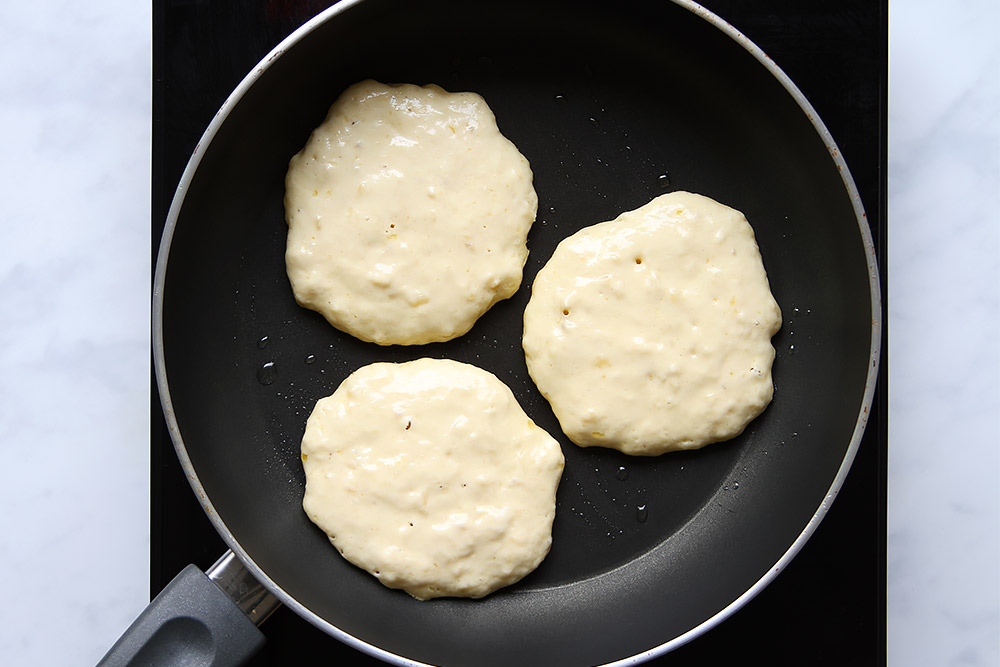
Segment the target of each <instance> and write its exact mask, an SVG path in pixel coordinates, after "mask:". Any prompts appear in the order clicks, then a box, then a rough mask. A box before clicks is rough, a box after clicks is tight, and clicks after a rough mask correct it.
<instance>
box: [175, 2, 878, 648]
mask: <svg viewBox="0 0 1000 667" xmlns="http://www.w3.org/2000/svg"><path fill="white" fill-rule="evenodd" d="M365 78H374V79H378V80H381V81H385V82H410V83H418V84H427V83H436V84H439V85H441V86H442V87H444V88H445V89H448V90H453V91H461V90H471V91H474V92H477V93H480V94H481V95H483V96H484V98H485V99H486V101H487V102H488V103H489V104H490V106H491V108H492V109H493V111H494V113H495V114H496V117H497V121H498V124H499V126H500V129H501V131H502V132H503V133H504V134H505V135H506V136H507V137H508V138H509V139H510V140H511V141H513V142H514V144H515V145H516V146H517V147H518V149H519V150H520V151H521V152H522V153H523V154H524V155H525V156H526V157H527V158H528V160H529V161H530V163H531V166H532V170H533V172H534V178H535V188H536V190H537V193H538V196H539V209H538V219H537V221H536V222H535V225H534V227H533V229H532V231H531V233H530V235H529V238H528V244H529V250H530V255H529V258H528V262H527V265H526V266H525V270H524V280H523V283H522V286H521V289H520V290H519V291H518V293H517V294H516V295H515V296H514V297H513V298H511V299H509V300H507V301H503V302H501V303H499V304H497V305H496V306H494V307H493V308H492V309H491V310H490V311H489V312H488V313H487V314H486V315H485V316H483V317H482V318H481V319H480V321H479V322H478V323H477V324H476V325H475V327H474V328H473V329H472V330H471V331H470V332H469V333H468V334H466V335H465V336H463V337H460V338H459V339H457V340H454V341H451V342H449V343H443V344H433V345H426V346H419V347H389V348H386V347H379V346H376V345H371V344H366V343H362V342H360V341H357V340H355V339H353V338H351V337H350V336H348V335H346V334H342V333H341V332H339V331H336V330H334V329H333V328H331V327H330V326H329V325H328V324H327V323H326V322H325V321H324V320H323V319H322V317H321V316H319V315H318V314H316V313H314V312H312V311H308V310H305V309H302V308H300V307H299V306H297V305H296V304H295V301H294V299H293V297H292V293H291V288H290V286H289V284H288V280H287V277H286V275H285V270H284V249H285V234H286V226H285V222H284V212H283V207H282V198H283V194H284V182H283V180H284V174H285V170H286V168H287V165H288V160H289V158H290V157H291V156H292V155H293V154H294V153H296V152H297V151H298V150H299V149H300V148H301V147H302V145H303V144H304V143H305V140H306V138H307V137H308V135H309V132H310V131H311V130H312V128H313V127H315V126H316V125H318V124H319V123H320V122H321V121H322V119H323V117H324V116H325V114H326V111H327V109H328V108H329V106H330V104H331V103H332V102H333V100H334V99H335V98H336V97H337V95H338V94H339V93H340V92H341V91H342V90H343V89H344V88H346V87H347V86H348V85H350V84H352V83H354V82H356V81H358V80H361V79H365ZM203 151H204V152H203V155H202V157H201V162H200V163H199V164H198V168H197V170H196V171H195V172H194V174H193V176H192V177H191V179H190V182H189V183H188V184H187V187H186V190H185V192H184V200H183V204H182V206H181V207H180V208H179V210H178V213H177V217H176V222H175V224H174V226H173V230H172V231H173V236H172V238H171V241H170V249H169V257H168V263H167V265H166V268H165V272H164V279H163V287H162V289H163V294H162V300H163V301H162V318H161V319H162V346H163V358H164V365H163V368H162V369H161V371H162V373H163V374H164V376H165V377H166V378H167V379H168V381H169V387H170V391H169V396H170V405H171V409H172V411H173V415H174V418H175V419H176V424H177V433H176V434H175V442H178V443H179V447H181V448H182V451H183V452H184V453H185V454H186V456H187V457H189V459H190V463H191V466H192V468H193V470H194V471H196V473H197V478H198V482H199V483H200V485H201V487H202V488H203V489H204V491H205V494H206V495H207V497H208V498H209V499H210V503H211V510H212V512H213V513H214V516H213V520H214V521H215V522H216V525H217V526H218V527H220V530H223V531H225V532H228V534H229V535H230V536H231V539H232V540H233V541H234V542H235V543H237V544H238V545H239V547H240V549H242V550H243V551H244V552H245V553H246V554H247V555H248V556H249V557H250V559H252V561H253V562H254V563H255V564H256V565H257V566H258V567H259V568H260V569H261V570H262V571H263V572H264V573H266V575H267V577H268V578H269V579H270V581H271V582H273V584H274V585H275V586H276V587H277V588H279V589H280V591H282V592H283V593H284V594H286V595H287V597H288V598H290V599H291V600H293V601H294V602H293V606H295V608H297V609H298V610H299V611H300V612H301V613H303V614H304V615H305V616H306V617H307V618H309V619H310V620H311V621H313V622H314V623H317V624H318V625H320V626H321V627H326V628H328V629H329V628H331V626H332V628H336V629H339V631H343V632H345V633H347V634H349V635H351V636H353V637H355V638H357V639H358V640H360V641H361V642H364V643H366V644H368V645H371V646H374V647H378V648H379V649H381V650H383V651H386V652H388V653H390V654H394V655H397V656H401V657H402V658H405V659H406V660H414V661H418V662H424V663H430V664H442V665H450V664H459V665H461V664H477V665H509V664H512V663H515V662H526V663H529V664H541V663H544V664H565V665H589V664H604V663H608V662H613V661H616V660H621V659H625V658H628V657H630V656H633V655H637V654H641V653H643V652H646V651H649V650H651V649H654V648H655V647H658V646H662V645H664V644H665V643H668V642H670V641H672V640H674V639H675V638H677V637H679V636H681V635H683V634H684V633H686V632H689V631H690V630H692V629H693V628H695V627H697V626H699V625H701V624H703V623H705V622H706V621H708V620H709V619H711V618H713V617H714V616H716V615H717V614H718V613H719V612H720V611H721V610H723V609H725V608H726V607H727V606H728V605H730V604H731V603H733V602H734V601H735V600H736V599H737V598H739V597H740V596H742V595H743V594H744V593H745V592H746V591H747V590H749V589H751V588H752V587H753V586H754V585H755V584H756V583H757V582H758V581H759V580H761V578H762V577H764V576H765V575H767V573H768V572H769V571H770V570H771V569H772V568H773V567H774V565H775V564H776V563H777V562H778V561H779V560H780V559H781V558H782V557H783V556H784V555H785V553H786V552H788V550H789V549H790V548H791V547H792V545H793V544H794V543H795V541H796V540H797V539H798V538H799V536H800V535H801V534H802V533H803V531H804V530H805V529H806V527H807V526H808V525H809V523H810V521H811V520H812V519H813V517H814V515H815V514H816V513H817V510H818V509H819V508H820V507H821V505H823V503H824V502H826V499H827V495H828V493H829V492H830V489H831V485H832V484H834V481H835V478H836V477H837V475H838V473H839V471H840V469H841V466H842V463H843V462H844V459H845V457H847V456H848V455H849V449H850V447H851V445H852V441H853V439H854V438H855V429H856V426H857V423H858V420H859V413H860V412H861V411H862V410H863V402H864V396H865V392H866V385H867V382H868V375H869V364H870V357H871V347H872V321H871V313H872V302H871V286H870V283H869V257H868V254H867V252H866V247H865V244H864V242H863V239H862V236H861V234H860V233H859V229H858V220H857V216H856V212H855V209H854V204H853V201H852V196H851V193H850V192H849V191H848V189H847V188H846V187H845V184H844V181H843V179H842V177H841V174H840V172H839V170H838V166H837V164H836V163H835V162H834V161H833V159H831V156H830V152H829V148H828V146H827V145H826V144H825V143H824V141H823V140H822V138H821V137H820V136H819V135H818V133H817V131H816V128H815V127H814V125H813V124H812V122H811V120H810V119H809V118H808V117H807V116H806V114H805V113H804V112H803V110H802V108H801V107H800V106H799V104H798V103H797V101H796V100H795V99H794V97H793V96H792V94H790V93H789V91H788V90H786V89H785V88H784V87H783V86H782V84H781V83H780V82H779V81H777V80H776V79H775V78H774V76H773V75H772V74H771V73H770V72H769V71H768V70H767V69H766V68H765V67H764V66H763V65H761V63H760V62H759V61H757V60H756V59H755V58H754V57H752V55H750V54H749V53H748V52H747V51H746V50H745V49H744V48H743V47H742V46H741V45H740V44H738V43H737V42H735V41H733V40H732V39H731V38H730V37H729V36H728V35H726V34H724V33H723V32H721V31H720V30H718V29H717V28H716V27H714V26H713V25H711V24H710V23H709V22H707V21H705V20H704V19H703V18H701V17H699V16H697V15H696V14H694V13H692V12H691V11H689V10H688V9H685V8H683V7H680V6H677V5H674V4H673V3H642V2H636V3H630V2H619V3H613V5H612V4H611V3H589V2H572V3H570V2H565V3H559V2H553V3H529V2H504V3H493V2H486V3H477V5H476V11H475V12H473V13H471V14H470V12H469V9H468V5H466V4H460V3H457V2H435V3H427V4H421V5H420V6H419V8H415V6H414V3H404V2H396V1H394V0H366V1H365V2H360V3H357V4H355V5H352V6H350V7H349V8H346V9H344V10H343V11H340V12H339V13H337V14H336V15H334V16H333V17H332V18H331V19H330V20H328V21H326V22H323V23H319V24H317V25H316V26H315V27H314V28H313V29H312V30H311V31H309V32H308V33H307V34H305V35H304V36H303V37H301V39H299V40H298V41H297V42H296V43H295V44H294V46H292V47H291V48H289V49H288V50H287V51H285V52H284V53H283V54H282V55H281V57H280V58H277V59H276V60H274V61H273V62H272V63H271V64H270V66H269V67H268V68H266V69H265V70H264V71H263V72H262V73H261V74H260V75H259V77H258V78H257V80H256V81H255V82H254V84H253V85H252V86H250V87H249V88H247V89H246V90H245V91H244V93H243V95H242V97H241V98H239V100H238V101H237V102H236V103H235V104H234V105H233V106H232V108H231V109H229V113H228V116H227V117H226V119H225V121H224V122H223V123H222V124H221V125H220V126H219V127H218V129H217V131H216V133H215V134H214V136H213V137H212V138H211V142H210V144H208V146H207V147H205V148H203ZM675 189H683V190H689V191H692V192H697V193H700V194H704V195H706V196H709V197H712V198H713V199H716V200H718V201H720V202H722V203H725V204H727V205H730V206H732V207H734V208H737V209H739V210H741V211H743V212H744V213H745V214H746V215H747V218H748V219H749V221H750V223H751V224H752V225H753V227H754V230H755V232H756V235H757V240H758V244H759V246H760V250H761V254H762V255H763V259H764V264H765V267H766V268H767V270H768V277H769V280H770V283H771V288H772V291H773V293H774V295H775V298H776V299H777V301H778V303H779V305H780V306H781V308H782V312H783V315H784V324H783V327H782V330H781V331H780V332H779V333H778V335H777V336H776V337H775V338H774V344H775V348H776V350H777V358H776V361H775V366H774V381H775V387H776V390H775V396H774V400H773V402H772V404H771V406H770V407H769V408H768V409H767V410H766V411H765V412H764V414H762V415H761V416H760V417H759V418H758V419H757V420H755V421H754V422H752V423H751V424H750V426H749V427H748V428H747V430H746V431H745V432H744V433H743V434H742V435H740V436H739V437H737V438H735V439H733V440H732V441H729V442H726V443H719V444H714V445H710V446H708V447H707V448H705V449H703V450H700V451H695V452H679V453H671V454H666V455H664V456H661V457H657V458H632V457H627V456H625V455H622V454H620V453H618V452H614V451H611V450H601V449H596V448H591V449H580V448H577V447H576V446H574V445H572V444H571V443H569V441H568V440H567V439H566V438H565V437H564V436H563V435H562V434H561V432H560V430H559V426H558V422H557V421H556V420H555V418H554V416H553V415H552V413H551V410H550V409H549V407H548V405H547V403H546V402H545V400H544V399H543V398H542V397H541V396H540V395H539V394H538V392H537V390H536V388H535V387H534V385H533V383H532V382H531V380H530V378H529V377H528V375H527V370H526V368H525V364H524V357H523V353H522V351H521V346H520V336H521V325H522V320H521V315H522V313H523V310H524V306H525V304H526V302H527V299H528V296H529V294H530V285H531V281H532V279H533V278H534V275H535V273H537V271H538V270H539V269H540V268H541V266H542V265H543V264H544V263H545V261H546V260H547V259H548V258H549V256H550V255H551V253H552V251H553V250H554V248H555V246H556V244H557V243H558V242H559V241H560V240H562V239H563V238H565V237H566V236H568V235H569V234H571V233H573V232H574V231H576V230H577V229H580V228H581V227H584V226H587V225H591V224H594V223H597V222H601V221H604V220H610V219H612V218H614V217H616V216H617V215H618V214H619V213H621V212H622V211H625V210H631V209H634V208H637V207H638V206H641V205H643V204H645V203H646V202H648V201H649V200H650V199H652V198H653V197H655V196H657V195H659V194H661V193H663V192H667V191H670V190H675ZM423 356H432V357H447V358H452V359H456V360H459V361H465V362H468V363H472V364H475V365H477V366H480V367H482V368H485V369H487V370H489V371H491V372H493V373H495V374H496V375H497V376H498V377H499V378H500V379H501V380H503V381H504V382H506V383H507V384H508V385H509V386H510V387H511V389H512V390H513V391H514V393H515V395H516V396H517V397H518V400H519V401H520V403H521V405H522V407H523V408H524V409H525V411H526V412H527V413H528V414H529V416H531V418H532V419H533V420H534V421H535V422H536V423H537V424H539V425H540V426H542V427H543V428H545V429H546V430H548V431H549V432H550V433H551V434H552V435H554V436H555V437H557V438H558V439H560V442H561V443H562V444H563V449H564V452H565V455H566V468H565V473H564V476H563V480H562V483H561V485H560V489H559V494H558V500H557V515H556V521H555V526H554V530H553V533H554V534H553V546H552V550H551V552H550V554H549V556H548V558H547V559H546V560H545V561H544V562H543V563H542V565H541V566H540V567H539V569H538V570H536V571H535V572H534V573H532V574H531V575H529V576H528V577H527V578H525V579H524V580H522V581H521V582H520V583H518V584H517V585H515V586H512V587H510V588H508V589H504V590H501V591H499V592H497V593H495V594H493V595H491V596H489V597H487V598H485V599H483V600H478V601H470V600H457V599H441V600H434V601H430V602H418V601H416V600H413V599H411V598H410V597H409V596H407V595H406V594H405V593H402V592H399V591H391V590H388V589H385V588H384V587H382V586H381V585H379V584H378V583H377V582H376V581H375V580H374V579H373V578H372V577H370V576H369V575H368V574H367V573H365V572H362V571H361V570H359V569H357V568H355V567H353V566H351V565H350V564H348V563H347V562H346V561H344V560H343V559H342V558H341V557H340V556H339V555H338V554H337V553H336V551H335V550H334V549H333V547H332V546H331V545H330V543H329V542H328V541H327V539H326V537H325V535H323V534H322V533H321V532H320V531H319V530H318V529H317V528H316V527H315V526H314V525H313V524H312V523H311V522H310V521H309V520H308V518H307V517H306V515H305V513H304V512H303V511H302V509H301V501H302V494H303V488H304V476H303V473H302V468H301V464H300V459H299V449H298V448H299V441H300V439H301V436H302V433H303V430H304V426H305V420H306V417H307V416H308V414H309V412H310V411H311V409H312V406H313V404H314V403H315V401H316V400H317V399H318V398H321V397H323V396H326V395H328V394H330V393H332V392H333V390H334V389H335V388H336V387H337V385H338V384H339V383H340V381H341V380H342V379H343V378H345V377H346V376H347V375H348V374H349V373H350V372H352V371H353V370H355V369H357V368H358V367H360V366H362V365H365V364H367V363H372V362H376V361H405V360H409V359H415V358H418V357H423ZM334 634H337V632H334Z"/></svg>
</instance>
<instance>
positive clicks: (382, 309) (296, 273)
mask: <svg viewBox="0 0 1000 667" xmlns="http://www.w3.org/2000/svg"><path fill="white" fill-rule="evenodd" d="M537 206H538V198H537V196H536V194H535V190H534V187H533V186H532V173H531V168H530V166H529V164H528V161H527V160H526V159H525V158H524V156H522V155H521V154H520V153H519V152H518V150H517V148H516V147H515V146H514V145H513V144H512V143H511V142H510V141H508V140H507V139H506V138H505V137H504V136H503V135H501V134H500V130H499V129H498V128H497V124H496V119H495V117H494V115H493V112H492V111H490V109H489V107H488V106H487V104H486V102H485V101H484V100H483V98H482V97H480V96H479V95H476V94H474V93H449V92H446V91H444V90H442V89H441V88H439V87H438V86H433V85H431V86H425V87H420V86H415V85H412V84H401V85H385V84H381V83H377V82H375V81H362V82H361V83H357V84H355V85H353V86H351V87H350V88H348V89H347V90H346V91H345V92H344V93H343V94H342V95H341V96H340V97H339V98H338V99H337V101H336V102H335V103H334V105H333V106H332V107H331V109H330V111H329V114H328V115H327V117H326V120H325V121H324V122H323V123H322V125H320V126H319V127H318V128H316V129H315V130H314V131H313V133H312V135H311V136H310V137H309V141H308V142H307V144H306V145H305V147H304V148H303V149H302V151H301V152H299V153H298V154H297V155H296V156H295V157H293V158H292V160H291V162H290V164H289V168H288V172H287V175H286V179H285V216H286V220H287V222H288V242H287V248H286V253H285V263H286V267H287V271H288V277H289V280H290V281H291V284H292V290H293V292H294V294H295V299H296V300H297V301H298V303H299V304H301V305H303V306H305V307H307V308H311V309H313V310H316V311H318V312H319V313H321V314H322V315H323V316H324V317H326V319H327V320H328V321H329V322H330V323H331V324H333V326H335V327H337V328H338V329H341V330H343V331H346V332H348V333H350V334H352V335H354V336H356V337H358V338H360V339H362V340H365V341H369V342H375V343H379V344H382V345H392V344H401V345H417V344H422V343H431V342H439V341H446V340H450V339H452V338H455V337H457V336H460V335H462V334H464V333H466V332H467V331H468V330H469V329H470V328H471V327H472V325H473V324H474V323H475V322H476V320H477V319H478V318H479V317H480V316H481V315H482V314H483V313H485V312H486V311H487V310H489V308H490V307H491V306H493V304H495V303H496V302H497V301H500V300H501V299H506V298H508V297H510V296H511V295H512V294H514V292H516V291H517V289H518V287H519V286H520V284H521V271H522V268H523V267H524V262H525V259H526V258H527V254H528V250H527V243H526V239H527V234H528V230H529V229H530V228H531V225H532V223H533V222H534V220H535V213H536V210H537Z"/></svg>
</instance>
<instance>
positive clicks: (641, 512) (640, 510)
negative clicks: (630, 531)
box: [635, 505, 649, 523]
mask: <svg viewBox="0 0 1000 667" xmlns="http://www.w3.org/2000/svg"><path fill="white" fill-rule="evenodd" d="M647 518H649V512H648V511H647V510H646V506H645V505H639V506H638V507H636V508H635V520H636V521H638V522H639V523H646V519H647Z"/></svg>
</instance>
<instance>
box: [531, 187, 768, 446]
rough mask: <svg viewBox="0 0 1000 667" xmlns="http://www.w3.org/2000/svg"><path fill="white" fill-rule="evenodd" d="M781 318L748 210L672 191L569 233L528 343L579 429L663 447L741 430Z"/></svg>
mask: <svg viewBox="0 0 1000 667" xmlns="http://www.w3.org/2000/svg"><path fill="white" fill-rule="evenodd" d="M780 326H781V312H780V310H779V309H778V304H777V303H776V302H775V300H774V297H773V296H772V295H771V291H770V287H769V286H768V282H767V274H766V273H765V271H764V265H763V262H762V261H761V256H760V252H759V250H758V248H757V243H756V240H755V238H754V233H753V229H752V228H751V227H750V224H749V223H748V222H747V220H746V218H745V217H744V216H743V214H742V213H740V212H739V211H736V210H734V209H732V208H729V207H727V206H724V205H722V204H719V203H718V202H715V201H713V200H711V199H709V198H707V197H703V196H701V195H696V194H691V193H688V192H674V193H670V194H666V195H662V196H660V197H657V198H656V199H654V200H653V201H652V202H650V203H649V204H646V205H645V206H643V207H641V208H638V209H636V210H635V211H630V212H627V213H623V214H621V215H620V216H618V218H616V219H615V220H612V221H610V222H603V223H600V224H597V225H593V226H591V227H587V228H585V229H583V230H581V231H579V232H577V233H576V234H574V235H573V236H571V237H569V238H567V239H565V240H564V241H563V242H562V243H560V244H559V246H558V247H557V248H556V251H555V253H554V254H553V255H552V258H551V259H550V260H549V261H548V263H547V264H546V265H545V267H544V268H542V270H541V271H539V273H538V275H537V277H536V278H535V282H534V284H533V286H532V291H531V299H530V300H529V302H528V305H527V308H526V309H525V312H524V337H523V345H524V352H525V355H526V359H527V365H528V371H529V373H530V374H531V377H532V379H533V380H534V381H535V384H536V385H537V386H538V389H539V390H540V391H541V393H542V394H543V395H544V396H545V398H546V399H548V401H549V403H550V404H551V406H552V410H553V412H554V413H555V415H556V417H557V418H558V419H559V423H560V426H561V427H562V429H563V431H564V432H565V433H566V435H567V436H568V437H569V438H570V439H571V440H572V441H573V442H575V443H576V444H578V445H581V446H584V447H586V446H591V445H598V446H603V447H611V448H614V449H619V450H621V451H623V452H625V453H627V454H641V455H656V454H661V453H663V452H667V451H671V450H677V449H694V448H698V447H702V446H704V445H706V444H708V443H711V442H717V441H720V440H727V439H729V438H732V437H734V436H736V435H738V434H739V433H741V432H742V431H743V429H744V428H745V427H746V425H747V424H748V423H749V422H750V421H751V420H752V419H754V418H755V417H756V416H757V415H759V414H760V413H761V411H763V410H764V408H765V407H766V406H767V404H768V403H769V402H770V400H771V397H772V393H773V389H774V388H773V385H772V382H771V364H772V362H773V361H774V348H773V347H772V346H771V336H773V335H774V334H775V333H776V332H777V331H778V329H779V328H780Z"/></svg>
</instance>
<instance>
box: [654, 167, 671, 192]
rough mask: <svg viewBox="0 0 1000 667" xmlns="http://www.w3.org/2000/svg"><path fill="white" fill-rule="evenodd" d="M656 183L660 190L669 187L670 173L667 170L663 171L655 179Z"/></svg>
mask: <svg viewBox="0 0 1000 667" xmlns="http://www.w3.org/2000/svg"><path fill="white" fill-rule="evenodd" d="M656 184H657V185H658V186H660V189H661V190H666V189H668V188H669V187H670V174H669V173H668V172H666V171H665V172H663V173H662V174H660V175H659V177H657V179H656Z"/></svg>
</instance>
